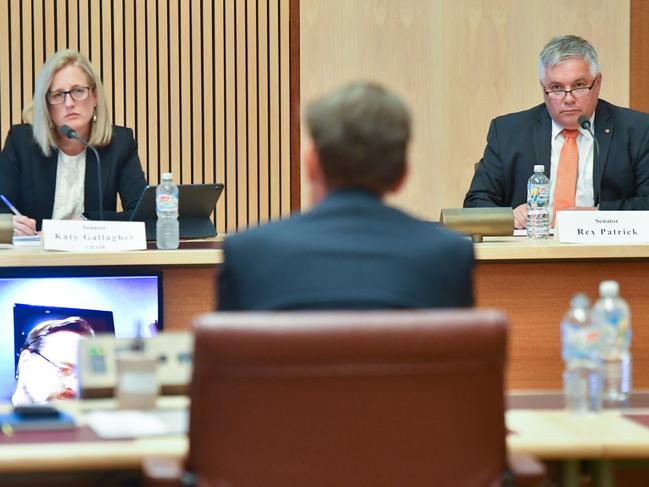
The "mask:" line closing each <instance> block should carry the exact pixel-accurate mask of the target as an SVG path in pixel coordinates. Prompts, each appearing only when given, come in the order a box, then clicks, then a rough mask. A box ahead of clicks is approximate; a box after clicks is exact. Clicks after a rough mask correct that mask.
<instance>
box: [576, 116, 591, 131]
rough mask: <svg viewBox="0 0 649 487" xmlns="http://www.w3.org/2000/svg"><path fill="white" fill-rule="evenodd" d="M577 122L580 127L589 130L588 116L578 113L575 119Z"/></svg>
mask: <svg viewBox="0 0 649 487" xmlns="http://www.w3.org/2000/svg"><path fill="white" fill-rule="evenodd" d="M577 123H579V126H580V127H581V128H582V129H584V130H590V120H588V117H587V116H586V115H579V118H578V119H577Z"/></svg>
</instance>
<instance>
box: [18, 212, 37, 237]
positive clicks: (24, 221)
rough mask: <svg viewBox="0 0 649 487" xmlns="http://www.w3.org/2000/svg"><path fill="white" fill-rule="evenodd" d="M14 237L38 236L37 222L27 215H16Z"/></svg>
mask: <svg viewBox="0 0 649 487" xmlns="http://www.w3.org/2000/svg"><path fill="white" fill-rule="evenodd" d="M13 227H14V235H20V236H25V235H36V220H34V219H33V218H29V217H28V216H25V215H14V218H13Z"/></svg>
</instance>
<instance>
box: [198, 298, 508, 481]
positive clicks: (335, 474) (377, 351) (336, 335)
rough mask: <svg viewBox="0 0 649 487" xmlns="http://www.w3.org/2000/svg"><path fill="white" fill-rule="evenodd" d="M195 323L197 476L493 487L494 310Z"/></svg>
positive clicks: (502, 339) (218, 318) (498, 434)
mask: <svg viewBox="0 0 649 487" xmlns="http://www.w3.org/2000/svg"><path fill="white" fill-rule="evenodd" d="M195 325H196V327H195V331H196V341H195V355H194V375H193V382H192V386H191V391H192V392H191V419H190V451H189V457H188V461H187V467H188V469H189V470H190V471H192V472H194V473H195V474H196V480H197V484H198V485H210V486H217V487H226V486H228V487H244V486H264V487H286V486H309V487H319V486H323V487H324V486H327V487H331V486H336V487H341V486H355V487H356V486H373V487H380V486H410V487H415V486H424V485H425V486H434V485H439V486H447V485H448V486H450V485H452V486H455V487H461V486H481V487H482V486H490V485H500V483H501V479H502V475H503V473H504V472H505V470H506V463H507V460H506V448H505V424H504V399H503V370H504V366H505V347H506V327H507V320H506V317H505V315H504V314H503V313H500V312H496V311H491V310H442V311H381V312H339V313H321V312H316V313H313V312H312V313H230V314H229V313H213V314H208V315H204V316H201V317H199V318H198V319H197V320H196V322H195Z"/></svg>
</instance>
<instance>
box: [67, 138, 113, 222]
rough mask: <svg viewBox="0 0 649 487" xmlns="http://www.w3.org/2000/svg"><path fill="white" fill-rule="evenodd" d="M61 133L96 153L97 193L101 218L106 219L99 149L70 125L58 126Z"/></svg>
mask: <svg viewBox="0 0 649 487" xmlns="http://www.w3.org/2000/svg"><path fill="white" fill-rule="evenodd" d="M58 131H59V134H61V135H62V136H63V137H66V138H68V139H73V140H78V141H79V142H81V143H82V144H83V145H84V146H85V147H87V148H88V149H90V150H92V152H94V154H95V161H97V193H98V196H99V219H100V220H103V219H104V198H103V195H102V189H101V162H100V160H99V153H98V152H97V149H95V148H94V147H93V146H91V145H90V144H89V143H88V142H87V141H85V140H83V139H82V138H81V137H79V134H77V131H76V130H74V129H73V128H71V127H70V126H68V125H61V126H60V127H59V128H58Z"/></svg>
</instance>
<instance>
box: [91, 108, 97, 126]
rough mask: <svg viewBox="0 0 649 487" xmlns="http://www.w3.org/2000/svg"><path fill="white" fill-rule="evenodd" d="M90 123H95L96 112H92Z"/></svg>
mask: <svg viewBox="0 0 649 487" xmlns="http://www.w3.org/2000/svg"><path fill="white" fill-rule="evenodd" d="M92 123H97V112H96V111H95V113H93V114H92Z"/></svg>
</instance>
